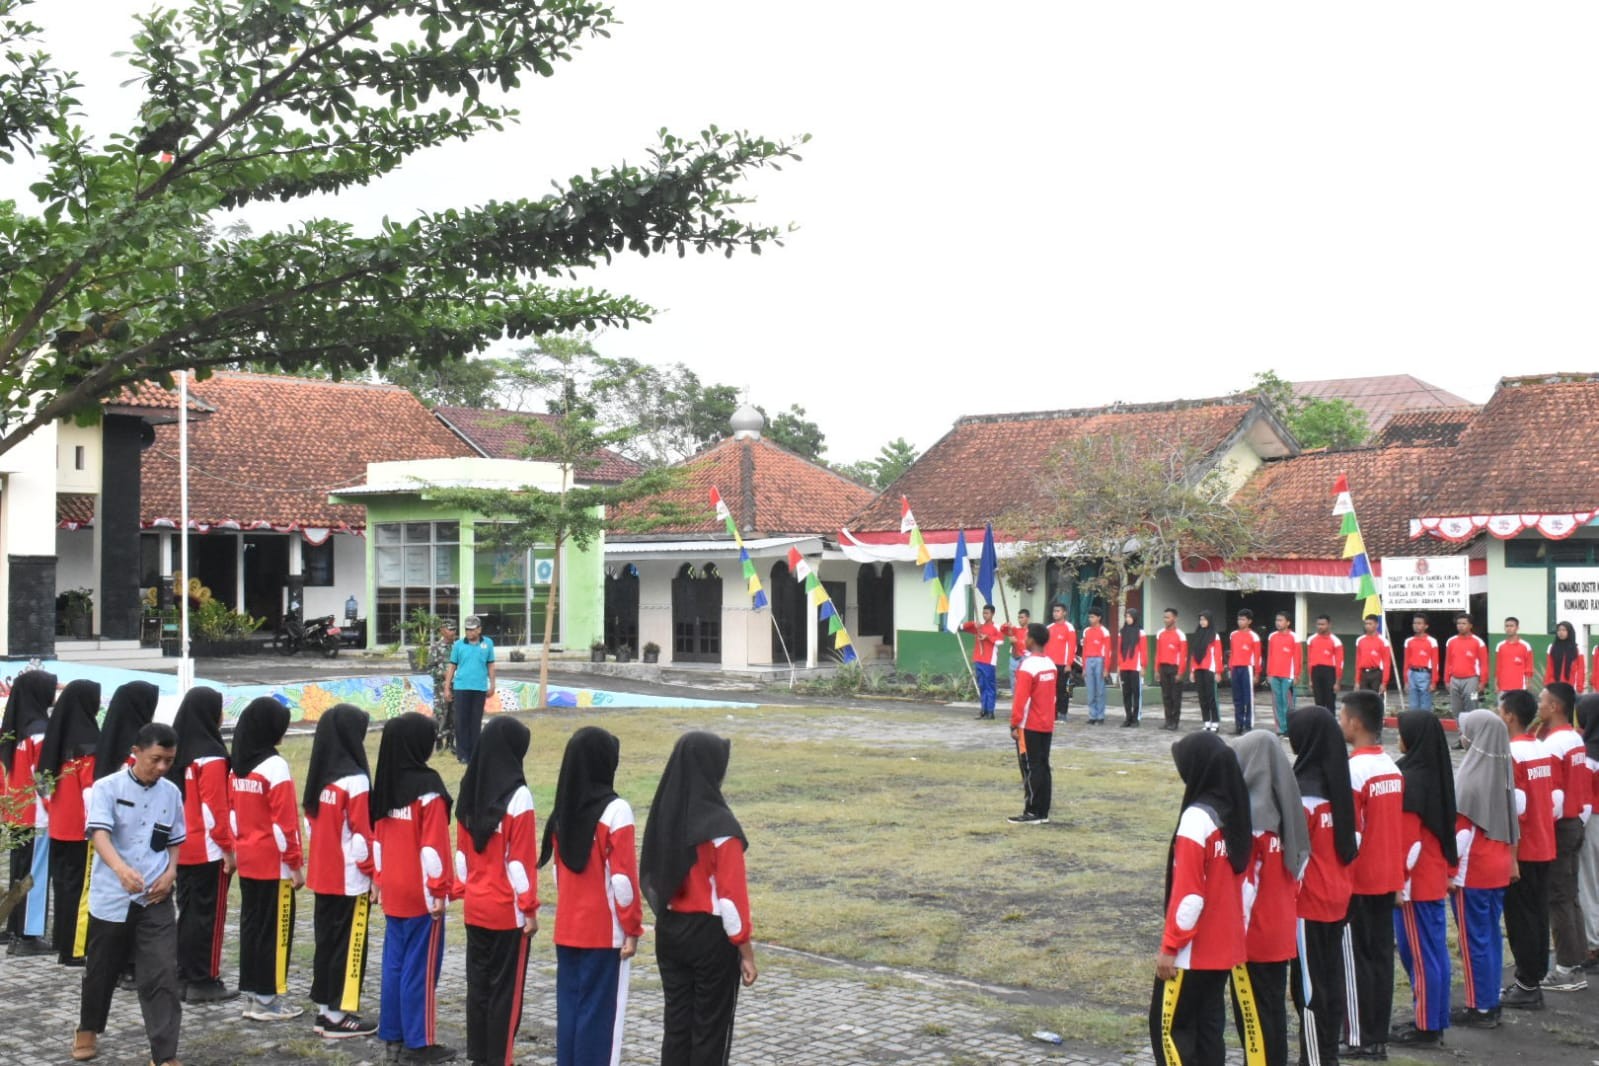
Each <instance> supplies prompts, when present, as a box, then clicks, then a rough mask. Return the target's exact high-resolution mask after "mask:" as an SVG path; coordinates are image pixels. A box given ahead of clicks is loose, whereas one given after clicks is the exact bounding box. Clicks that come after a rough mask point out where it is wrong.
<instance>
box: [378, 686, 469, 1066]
mask: <svg viewBox="0 0 1599 1066" xmlns="http://www.w3.org/2000/svg"><path fill="white" fill-rule="evenodd" d="M437 737H438V733H437V726H436V724H435V723H434V721H433V719H432V718H429V717H427V716H426V715H422V714H418V713H416V712H415V711H409V712H407V713H405V714H402V715H400V716H399V717H398V718H391V719H389V720H388V721H387V722H385V723H383V739H382V740H381V741H379V743H378V765H377V771H376V773H375V774H374V775H373V779H372V798H371V799H370V800H369V801H368V804H369V806H370V807H371V811H372V831H373V838H374V843H373V848H372V854H373V858H374V860H375V865H376V868H377V876H376V878H375V880H376V882H377V886H378V902H379V903H380V905H381V906H382V907H383V985H382V991H381V994H380V996H379V999H378V1039H380V1040H382V1041H383V1042H384V1043H386V1044H387V1045H388V1048H389V1050H390V1051H391V1052H392V1053H394V1054H397V1055H400V1056H401V1057H402V1059H404V1060H405V1061H409V1062H446V1061H448V1060H450V1059H452V1058H454V1057H455V1050H454V1049H453V1048H449V1047H445V1046H444V1045H442V1044H440V1043H439V1042H438V1037H437V1030H436V1022H437V1016H436V1013H435V1012H436V1009H437V1005H438V994H437V993H438V984H439V966H440V964H442V963H443V961H444V907H445V904H446V903H448V902H449V900H450V899H451V898H452V897H453V896H455V895H456V894H457V886H456V883H455V862H454V859H453V858H452V857H451V853H450V803H451V800H450V793H449V790H447V789H446V788H445V787H444V779H443V778H441V777H439V774H438V771H437V770H435V769H433V767H431V766H429V765H428V759H430V758H431V757H432V755H433V747H434V741H435V740H436V739H437ZM480 746H481V745H480Z"/></svg>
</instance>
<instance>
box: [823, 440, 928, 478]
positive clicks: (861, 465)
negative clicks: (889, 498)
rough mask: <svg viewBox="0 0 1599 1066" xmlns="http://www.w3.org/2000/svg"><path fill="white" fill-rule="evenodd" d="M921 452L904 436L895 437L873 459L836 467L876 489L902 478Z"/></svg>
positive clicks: (849, 476)
mask: <svg viewBox="0 0 1599 1066" xmlns="http://www.w3.org/2000/svg"><path fill="white" fill-rule="evenodd" d="M919 454H920V453H919V452H917V450H916V448H915V446H914V445H913V444H911V442H910V441H908V440H906V439H905V438H904V437H895V438H894V439H893V440H891V441H889V442H888V443H887V444H885V445H883V446H882V447H881V448H879V449H878V450H877V455H876V456H874V457H873V458H871V459H862V460H860V461H859V462H856V463H850V464H848V465H846V466H840V467H835V468H834V469H836V470H837V471H838V472H839V473H840V474H843V475H844V476H845V477H847V478H852V479H854V480H855V481H858V482H860V483H861V484H862V485H866V486H867V487H869V488H874V489H886V488H888V487H889V486H890V485H892V484H893V483H894V482H896V481H898V480H899V479H900V476H901V475H902V474H904V473H905V471H907V470H909V469H910V468H911V465H912V464H913V463H915V462H916V459H917V457H918V455H919Z"/></svg>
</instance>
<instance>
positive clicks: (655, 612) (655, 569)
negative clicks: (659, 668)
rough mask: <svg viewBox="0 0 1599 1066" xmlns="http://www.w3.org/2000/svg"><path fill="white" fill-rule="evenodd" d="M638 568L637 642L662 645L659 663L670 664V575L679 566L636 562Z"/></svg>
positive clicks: (666, 563) (660, 562)
mask: <svg viewBox="0 0 1599 1066" xmlns="http://www.w3.org/2000/svg"><path fill="white" fill-rule="evenodd" d="M634 565H635V566H637V567H638V643H639V647H640V648H643V647H644V645H646V644H649V643H651V642H652V641H653V642H654V643H656V644H659V645H660V646H661V662H663V663H669V662H671V661H672V575H674V574H676V573H677V570H678V567H679V566H681V565H682V564H681V563H673V562H671V561H669V560H664V561H646V562H641V563H635V564H634Z"/></svg>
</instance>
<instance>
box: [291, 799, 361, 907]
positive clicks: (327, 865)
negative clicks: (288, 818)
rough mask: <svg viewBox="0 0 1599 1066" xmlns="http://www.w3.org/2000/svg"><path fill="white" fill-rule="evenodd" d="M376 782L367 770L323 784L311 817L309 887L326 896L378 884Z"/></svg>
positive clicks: (355, 893) (358, 892)
mask: <svg viewBox="0 0 1599 1066" xmlns="http://www.w3.org/2000/svg"><path fill="white" fill-rule="evenodd" d="M371 794H372V784H371V782H370V781H368V780H367V777H366V775H365V774H351V775H349V776H348V777H341V778H339V779H338V780H337V781H333V782H330V783H329V784H326V785H324V786H323V787H322V796H321V798H320V800H319V802H318V803H317V808H316V814H315V816H313V817H311V818H308V819H307V820H306V834H307V836H306V846H305V851H306V857H307V858H306V866H305V887H306V888H309V889H310V890H311V891H312V892H315V893H317V894H318V895H321V896H359V895H362V894H364V893H365V892H366V891H367V890H368V889H370V888H371V887H372V873H373V869H374V868H373V862H372V818H371V814H370V812H369V811H368V810H367V803H368V801H369V800H370V799H371Z"/></svg>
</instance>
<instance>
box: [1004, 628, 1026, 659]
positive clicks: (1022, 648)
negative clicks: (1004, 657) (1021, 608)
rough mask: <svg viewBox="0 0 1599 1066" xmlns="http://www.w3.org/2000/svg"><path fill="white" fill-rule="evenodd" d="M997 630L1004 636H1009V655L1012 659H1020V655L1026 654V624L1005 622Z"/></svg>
mask: <svg viewBox="0 0 1599 1066" xmlns="http://www.w3.org/2000/svg"><path fill="white" fill-rule="evenodd" d="M999 631H1000V633H1001V634H1003V635H1004V636H1006V637H1008V638H1010V657H1011V658H1012V659H1020V658H1021V657H1022V656H1024V655H1026V654H1027V627H1026V626H1023V625H1014V626H1013V625H1011V624H1010V623H1008V622H1007V623H1006V624H1005V625H1002V626H1000V627H999Z"/></svg>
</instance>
